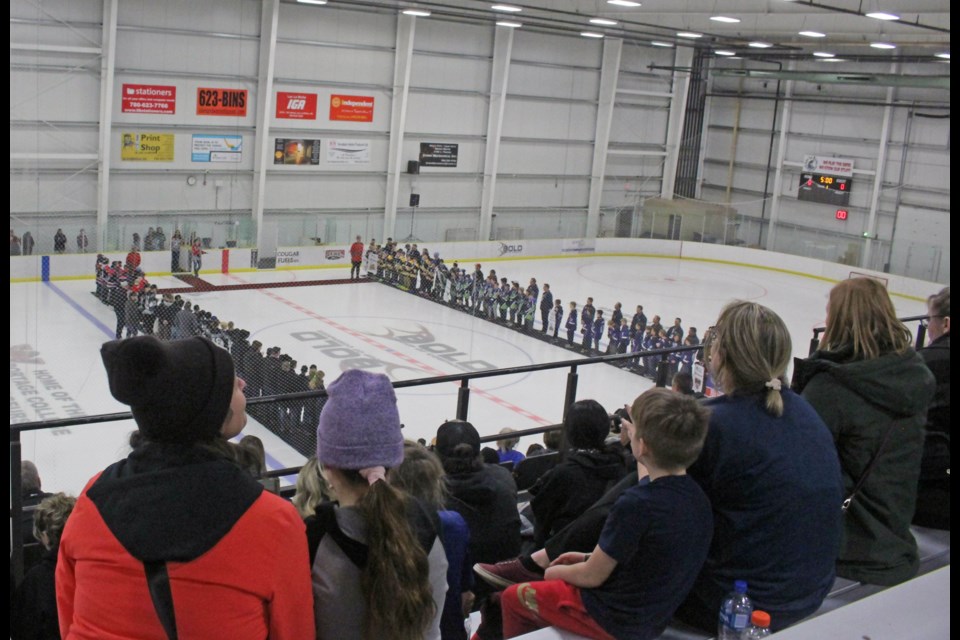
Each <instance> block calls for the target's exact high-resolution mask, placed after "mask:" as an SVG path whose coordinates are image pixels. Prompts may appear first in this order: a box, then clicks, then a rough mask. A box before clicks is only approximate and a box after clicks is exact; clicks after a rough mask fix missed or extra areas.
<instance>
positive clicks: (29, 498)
mask: <svg viewBox="0 0 960 640" xmlns="http://www.w3.org/2000/svg"><path fill="white" fill-rule="evenodd" d="M40 485H41V482H40V472H39V471H38V470H37V465H35V464H34V463H33V462H31V461H30V460H23V461H21V462H20V496H21V500H22V501H23V506H24V508H26V507H34V506H36V505H38V504H40V501H41V500H43V499H44V498H49V497H50V496H51V495H53V494H50V493H47V492H46V491H44V490H43V489H42V488H41V486H40ZM21 517H22V521H23V543H24V544H30V543H31V542H34V541H35V539H34V537H33V513H32V512H31V511H27V510H26V509H25V510H24V511H23V515H22V516H21Z"/></svg>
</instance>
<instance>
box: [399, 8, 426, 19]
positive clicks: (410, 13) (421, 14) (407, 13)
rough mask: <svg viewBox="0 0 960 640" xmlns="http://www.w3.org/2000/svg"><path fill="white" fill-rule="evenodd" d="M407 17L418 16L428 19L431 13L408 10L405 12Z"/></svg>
mask: <svg viewBox="0 0 960 640" xmlns="http://www.w3.org/2000/svg"><path fill="white" fill-rule="evenodd" d="M403 15H405V16H417V17H419V18H426V17H427V16H429V15H430V12H429V11H424V10H423V9H407V10H405V11H404V12H403Z"/></svg>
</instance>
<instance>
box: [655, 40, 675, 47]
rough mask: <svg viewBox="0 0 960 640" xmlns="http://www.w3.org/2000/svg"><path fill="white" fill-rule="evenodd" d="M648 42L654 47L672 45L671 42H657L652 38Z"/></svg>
mask: <svg viewBox="0 0 960 640" xmlns="http://www.w3.org/2000/svg"><path fill="white" fill-rule="evenodd" d="M650 44H652V45H653V46H655V47H672V46H673V43H672V42H657V41H656V40H654V41H653V42H651V43H650Z"/></svg>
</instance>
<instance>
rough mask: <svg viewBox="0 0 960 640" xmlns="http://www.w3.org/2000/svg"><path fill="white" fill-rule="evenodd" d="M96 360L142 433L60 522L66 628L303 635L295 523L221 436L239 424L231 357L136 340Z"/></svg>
mask: <svg viewBox="0 0 960 640" xmlns="http://www.w3.org/2000/svg"><path fill="white" fill-rule="evenodd" d="M101 357H102V359H103V363H104V367H105V368H106V372H107V378H108V381H109V386H110V392H111V394H112V395H113V396H114V398H116V399H117V400H119V401H120V402H122V403H124V404H129V405H130V408H131V410H132V412H133V417H134V420H135V421H136V423H137V427H138V429H139V430H140V432H141V433H142V434H143V437H144V441H143V443H142V444H141V445H140V446H139V447H137V448H136V449H135V450H134V451H132V452H131V453H130V455H129V456H127V458H125V459H124V460H121V461H120V462H117V463H115V464H113V465H111V466H109V467H107V469H105V470H104V471H103V472H102V473H100V474H98V475H97V476H96V477H94V478H93V479H92V480H91V481H90V482H89V483H88V484H87V486H86V488H85V489H84V491H83V493H82V494H81V495H80V498H79V499H78V500H77V505H76V507H75V508H74V511H73V513H72V515H71V516H70V519H69V521H68V522H67V526H66V529H65V530H64V532H63V537H62V539H61V542H60V559H59V562H58V564H57V576H56V578H57V603H58V609H59V615H60V630H61V634H62V636H63V637H64V638H75V637H78V636H81V635H82V636H84V637H91V638H94V637H97V638H104V637H112V638H164V637H175V635H174V634H176V633H179V635H180V637H192V638H266V637H270V638H289V639H300V638H310V637H313V633H314V621H313V617H312V595H311V590H310V572H309V568H308V566H307V565H306V563H305V562H304V558H306V557H307V544H306V536H305V535H304V525H303V522H302V520H301V519H300V517H299V516H298V514H297V512H296V509H294V508H293V506H292V505H290V504H289V503H288V502H286V501H285V500H282V499H281V498H279V497H277V496H274V495H272V494H270V493H268V492H265V491H264V490H263V487H262V486H261V485H260V484H259V483H257V481H256V480H254V479H253V478H251V477H250V475H249V474H248V473H246V472H245V471H244V470H242V469H240V468H239V467H238V466H237V465H236V464H235V462H234V461H233V453H232V450H231V449H230V447H229V443H228V442H227V439H229V438H232V437H233V436H236V435H237V434H239V433H240V431H241V430H242V429H243V427H244V425H245V423H246V413H245V411H244V409H245V406H246V401H245V399H244V396H243V384H244V383H243V380H241V379H240V378H237V377H236V376H235V375H234V367H233V361H232V360H231V358H230V354H229V353H227V352H226V351H224V350H223V349H220V348H218V347H216V346H214V345H213V344H212V343H210V342H209V341H208V340H205V339H203V338H191V339H189V340H177V341H171V342H160V341H159V340H157V339H156V338H154V337H153V336H142V337H138V338H132V339H129V340H119V341H113V342H108V343H106V344H104V345H103V347H102V349H101ZM278 541H282V544H281V543H278ZM148 585H150V586H148ZM151 594H153V595H155V597H152V595H151ZM155 603H156V604H155Z"/></svg>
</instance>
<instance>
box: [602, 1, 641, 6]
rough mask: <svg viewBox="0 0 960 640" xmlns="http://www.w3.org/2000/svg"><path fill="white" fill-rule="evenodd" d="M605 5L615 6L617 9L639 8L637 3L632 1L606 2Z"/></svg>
mask: <svg viewBox="0 0 960 640" xmlns="http://www.w3.org/2000/svg"><path fill="white" fill-rule="evenodd" d="M607 4H615V5H617V6H618V7H639V6H640V3H639V2H633V0H607Z"/></svg>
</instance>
